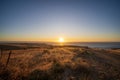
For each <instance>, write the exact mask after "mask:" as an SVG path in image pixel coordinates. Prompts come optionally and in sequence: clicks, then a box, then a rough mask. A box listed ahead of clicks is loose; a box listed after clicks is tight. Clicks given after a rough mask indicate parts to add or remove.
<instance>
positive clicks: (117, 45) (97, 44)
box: [51, 42, 120, 48]
mask: <svg viewBox="0 0 120 80" xmlns="http://www.w3.org/2000/svg"><path fill="white" fill-rule="evenodd" d="M51 44H52V45H61V44H60V43H51ZM62 45H75V46H88V47H91V48H120V42H68V43H63V44H62Z"/></svg>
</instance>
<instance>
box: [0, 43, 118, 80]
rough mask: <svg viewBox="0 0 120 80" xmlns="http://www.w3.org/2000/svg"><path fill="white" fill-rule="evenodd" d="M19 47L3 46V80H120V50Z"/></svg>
mask: <svg viewBox="0 0 120 80" xmlns="http://www.w3.org/2000/svg"><path fill="white" fill-rule="evenodd" d="M9 45H11V44H9ZM2 46H3V45H1V47H2ZM5 46H6V45H5ZM15 46H17V47H19V48H15V49H14V48H12V47H13V45H12V47H10V46H9V47H8V46H6V47H4V49H3V48H1V50H2V51H1V53H2V54H1V57H0V80H120V49H117V50H113V49H98V48H88V47H75V46H50V45H41V46H40V45H36V44H35V45H33V44H31V45H29V47H28V44H24V45H18V44H17V45H14V47H15ZM31 46H32V47H31ZM5 48H7V49H5ZM10 48H12V49H10ZM10 51H11V55H10V59H9V62H8V64H6V62H7V59H8V55H9V53H10Z"/></svg>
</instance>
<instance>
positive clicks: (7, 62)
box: [6, 51, 12, 67]
mask: <svg viewBox="0 0 120 80" xmlns="http://www.w3.org/2000/svg"><path fill="white" fill-rule="evenodd" d="M11 54H12V51H10V52H9V55H8V58H7V62H6V67H7V65H8V63H9V60H10V56H11Z"/></svg>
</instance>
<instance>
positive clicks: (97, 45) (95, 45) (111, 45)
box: [0, 41, 120, 49]
mask: <svg viewBox="0 0 120 80" xmlns="http://www.w3.org/2000/svg"><path fill="white" fill-rule="evenodd" d="M1 43H46V44H49V45H70V46H72V45H73V46H87V47H91V48H118V49H120V42H63V43H60V42H29V41H27V42H24V41H22V42H18V41H16V42H15V41H13V42H3V41H2V42H0V44H1Z"/></svg>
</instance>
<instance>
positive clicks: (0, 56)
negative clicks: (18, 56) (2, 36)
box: [0, 48, 3, 59]
mask: <svg viewBox="0 0 120 80" xmlns="http://www.w3.org/2000/svg"><path fill="white" fill-rule="evenodd" d="M0 50H1V55H0V59H1V58H2V54H3V50H2V48H1V49H0Z"/></svg>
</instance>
